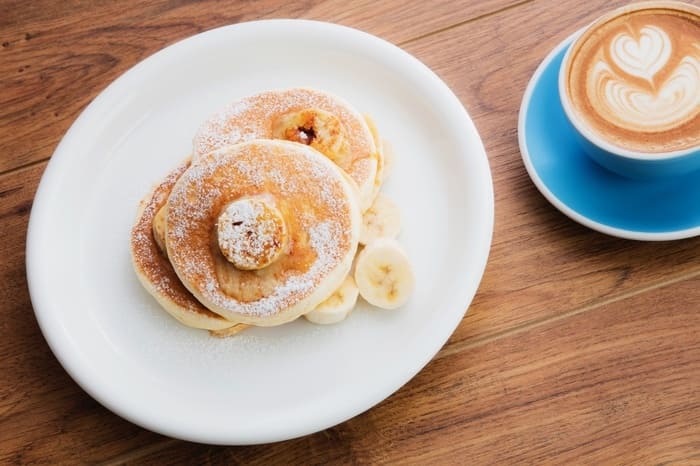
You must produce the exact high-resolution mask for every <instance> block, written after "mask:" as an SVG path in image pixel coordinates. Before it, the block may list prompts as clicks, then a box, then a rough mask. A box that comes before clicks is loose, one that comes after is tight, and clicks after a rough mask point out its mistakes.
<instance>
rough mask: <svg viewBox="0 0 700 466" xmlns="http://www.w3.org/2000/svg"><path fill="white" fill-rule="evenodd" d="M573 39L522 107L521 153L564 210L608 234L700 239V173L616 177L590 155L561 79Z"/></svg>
mask: <svg viewBox="0 0 700 466" xmlns="http://www.w3.org/2000/svg"><path fill="white" fill-rule="evenodd" d="M572 40H573V36H572V37H570V38H568V39H567V40H565V41H564V42H562V43H561V44H560V45H559V46H557V48H556V49H554V50H553V51H552V52H551V53H550V54H549V55H548V56H547V58H545V59H544V61H543V62H542V64H541V65H540V66H539V68H537V71H535V74H534V75H533V77H532V79H531V80H530V84H529V85H528V87H527V90H526V91H525V96H524V97H523V103H522V106H521V108H520V119H519V122H518V137H519V140H520V152H521V154H522V158H523V162H524V163H525V167H526V168H527V171H528V173H529V174H530V178H532V181H533V182H534V183H535V185H536V186H537V188H538V189H539V190H540V192H541V193H542V194H543V195H544V197H546V198H547V200H548V201H549V202H551V203H552V204H553V205H554V206H555V207H556V208H557V209H559V210H560V211H562V212H563V213H564V214H566V215H567V216H569V217H571V218H572V219H573V220H575V221H577V222H579V223H581V224H583V225H585V226H587V227H589V228H592V229H594V230H598V231H600V232H603V233H606V234H609V235H612V236H618V237H621V238H629V239H637V240H672V239H680V238H688V237H691V236H696V235H699V234H700V171H697V172H694V173H691V174H688V175H684V176H683V177H678V178H676V177H674V178H670V179H661V180H654V181H647V180H632V179H629V178H625V177H622V176H620V175H617V174H615V173H613V172H610V171H608V170H606V169H604V168H602V167H601V166H600V165H598V164H597V163H595V162H594V161H593V160H592V159H590V158H589V157H588V156H587V155H586V154H585V153H583V152H582V150H581V149H580V147H579V146H578V143H577V142H576V139H575V133H574V131H575V130H574V128H573V126H571V124H570V123H569V122H568V120H567V119H566V116H565V115H564V110H563V109H562V106H561V103H560V101H559V88H558V84H557V82H558V73H559V66H560V64H561V61H562V59H563V57H564V53H565V52H566V49H567V48H568V46H569V44H571V41H572Z"/></svg>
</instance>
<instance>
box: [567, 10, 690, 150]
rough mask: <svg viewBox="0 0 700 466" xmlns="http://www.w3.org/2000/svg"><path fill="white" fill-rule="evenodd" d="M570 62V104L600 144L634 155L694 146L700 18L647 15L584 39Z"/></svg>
mask: <svg viewBox="0 0 700 466" xmlns="http://www.w3.org/2000/svg"><path fill="white" fill-rule="evenodd" d="M576 47H578V48H576V49H574V50H573V51H572V59H571V60H570V61H569V66H570V68H569V70H570V71H569V76H568V78H569V82H568V88H567V92H568V93H569V99H570V101H571V103H572V104H573V107H574V108H575V109H576V112H577V113H578V114H579V116H581V117H582V119H583V120H585V122H586V124H587V126H589V127H590V129H591V130H593V131H594V132H595V133H597V134H599V135H600V136H601V137H602V138H603V139H606V140H608V141H609V142H611V143H613V144H615V145H617V146H621V147H624V148H627V149H631V150H636V151H641V152H665V151H670V150H682V149H685V148H688V147H693V146H696V145H698V144H700V18H698V16H697V15H696V14H693V12H692V11H688V12H686V11H675V10H665V9H649V10H642V11H636V12H634V13H629V14H627V15H624V16H622V17H617V18H615V19H613V20H611V21H608V22H604V23H602V24H600V25H598V26H597V27H596V26H594V28H593V29H592V30H591V31H588V32H587V33H585V35H584V36H583V37H582V40H581V41H579V42H578V43H577V45H576Z"/></svg>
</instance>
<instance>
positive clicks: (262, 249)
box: [217, 198, 286, 270]
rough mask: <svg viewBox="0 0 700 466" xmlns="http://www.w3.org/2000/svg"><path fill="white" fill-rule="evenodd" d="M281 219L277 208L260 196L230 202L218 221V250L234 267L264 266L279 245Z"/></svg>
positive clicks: (281, 234) (254, 267)
mask: <svg viewBox="0 0 700 466" xmlns="http://www.w3.org/2000/svg"><path fill="white" fill-rule="evenodd" d="M285 233H286V232H285V228H284V221H283V219H282V218H281V217H280V214H279V211H277V210H276V209H275V208H274V207H270V206H268V205H267V204H266V203H264V201H262V200H261V199H255V198H252V199H241V200H238V201H236V202H232V203H231V204H229V205H228V206H227V207H226V208H225V209H224V211H223V212H222V213H221V214H220V215H219V219H218V221H217V240H218V243H219V248H220V249H221V252H222V253H223V254H224V256H226V258H227V259H228V260H229V261H230V262H231V263H233V264H234V265H235V266H236V267H239V268H242V269H245V270H253V269H259V268H262V267H265V266H267V265H268V264H269V263H270V262H272V260H273V259H274V258H275V257H276V256H277V254H278V253H279V252H280V250H281V249H282V244H283V242H284V237H285Z"/></svg>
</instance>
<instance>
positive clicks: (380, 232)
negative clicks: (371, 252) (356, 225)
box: [360, 193, 401, 244]
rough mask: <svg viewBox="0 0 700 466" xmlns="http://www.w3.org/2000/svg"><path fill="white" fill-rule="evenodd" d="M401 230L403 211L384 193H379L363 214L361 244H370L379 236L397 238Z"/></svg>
mask: <svg viewBox="0 0 700 466" xmlns="http://www.w3.org/2000/svg"><path fill="white" fill-rule="evenodd" d="M400 231H401V211H400V210H399V207H398V206H397V205H396V204H395V203H394V201H392V200H391V199H390V198H389V197H387V196H386V195H385V194H383V193H379V194H378V195H377V198H376V199H375V200H374V203H373V204H372V206H371V207H370V208H369V209H367V210H366V211H365V213H364V214H362V230H360V244H369V243H371V242H372V241H374V240H376V239H379V238H396V237H397V236H398V235H399V232H400Z"/></svg>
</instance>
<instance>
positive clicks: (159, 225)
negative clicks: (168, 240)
mask: <svg viewBox="0 0 700 466" xmlns="http://www.w3.org/2000/svg"><path fill="white" fill-rule="evenodd" d="M167 215H168V204H165V205H164V206H163V207H161V208H160V210H159V211H158V212H157V213H156V216H155V217H153V239H155V240H156V245H158V249H160V252H162V253H163V254H165V256H166V257H167V256H168V251H167V249H166V248H165V220H166V216H167Z"/></svg>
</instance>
